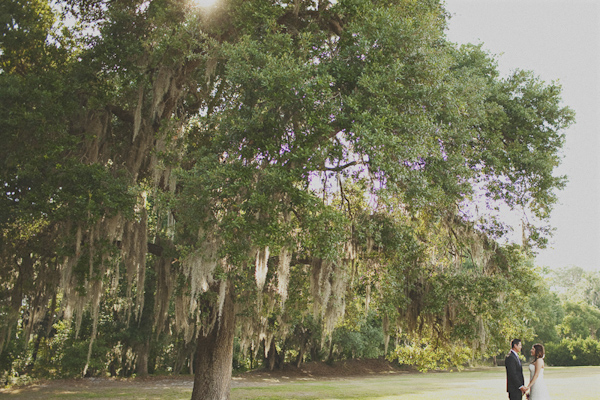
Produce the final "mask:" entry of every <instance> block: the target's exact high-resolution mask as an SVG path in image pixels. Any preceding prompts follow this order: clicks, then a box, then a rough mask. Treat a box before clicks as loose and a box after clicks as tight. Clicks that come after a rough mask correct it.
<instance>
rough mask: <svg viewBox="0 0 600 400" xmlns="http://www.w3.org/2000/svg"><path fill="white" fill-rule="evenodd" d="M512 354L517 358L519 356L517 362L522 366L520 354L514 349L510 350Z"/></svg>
mask: <svg viewBox="0 0 600 400" xmlns="http://www.w3.org/2000/svg"><path fill="white" fill-rule="evenodd" d="M510 351H511V353H513V354H514V355H515V356H517V360H518V361H519V364H521V359H520V358H519V354H518V353H517V352H516V351H514V350H513V349H510Z"/></svg>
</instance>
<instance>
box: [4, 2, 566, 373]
mask: <svg viewBox="0 0 600 400" xmlns="http://www.w3.org/2000/svg"><path fill="white" fill-rule="evenodd" d="M5 3H6V2H5ZM5 3H3V5H2V6H1V7H2V9H0V10H1V11H2V14H1V15H2V18H3V20H2V24H1V26H0V29H2V32H1V33H2V35H1V37H2V41H1V42H0V46H1V47H0V50H1V52H0V110H1V111H0V119H1V120H2V121H3V127H5V129H3V130H2V132H1V135H2V136H1V141H2V143H3V146H2V148H1V150H0V160H2V161H0V176H1V177H2V182H3V185H4V190H3V194H2V196H1V199H0V223H1V226H2V228H1V229H2V240H1V242H0V268H1V270H0V273H1V276H2V278H3V279H2V283H1V286H0V289H1V292H0V313H1V316H2V321H1V325H0V352H2V357H3V360H6V362H5V363H4V364H5V365H6V368H7V370H8V368H9V366H8V365H9V364H11V365H12V364H13V363H15V362H17V360H19V359H23V360H24V359H25V358H27V357H31V360H32V362H33V363H34V364H35V363H38V364H41V363H47V364H48V365H53V363H55V362H58V363H63V362H64V364H65V365H64V366H61V367H59V366H58V365H55V367H56V368H57V371H60V372H57V374H65V375H71V374H73V373H74V371H75V370H76V369H77V368H79V367H80V366H81V365H83V367H82V374H84V375H85V374H101V373H103V372H104V371H106V370H107V369H108V370H109V371H110V373H112V374H121V375H128V374H132V373H133V371H134V370H135V371H136V372H137V373H139V374H142V375H143V374H146V373H149V372H150V371H151V370H161V369H165V370H167V369H168V368H165V367H164V364H163V363H167V362H170V363H174V365H173V366H171V368H172V370H173V371H181V369H182V368H183V366H184V365H186V364H190V359H191V358H192V355H193V354H194V349H195V348H194V340H201V339H202V338H206V337H209V336H210V333H211V332H213V331H214V329H217V327H219V323H220V321H221V318H223V316H222V315H223V304H224V303H225V297H226V295H229V294H230V293H231V296H232V298H233V299H235V301H236V303H237V304H236V308H235V310H236V312H237V314H238V328H237V329H238V332H239V335H240V338H239V339H240V342H239V345H240V352H241V353H242V354H247V353H246V352H247V351H250V354H252V355H253V357H256V355H258V352H259V351H260V350H263V351H264V352H265V357H267V358H269V357H272V358H271V359H270V360H269V362H271V363H272V364H274V361H275V359H274V358H273V357H275V356H276V355H277V357H283V359H285V355H286V351H288V350H294V351H295V352H296V355H297V357H298V362H302V361H303V360H304V359H305V357H306V356H307V351H308V353H310V358H311V359H317V358H320V357H321V356H322V353H323V352H324V350H323V349H324V348H325V347H324V344H325V343H327V342H329V346H330V347H329V356H330V357H333V356H334V354H335V353H336V352H338V354H339V355H340V356H342V357H348V356H351V357H355V356H356V357H359V356H366V355H376V354H379V353H378V352H379V351H381V348H380V345H376V344H375V343H376V342H378V341H379V340H380V339H381V338H382V337H381V334H380V333H379V332H377V329H376V328H375V327H376V326H377V325H378V324H379V318H380V321H381V326H382V331H383V341H384V342H385V343H388V341H389V340H390V338H394V339H398V340H409V341H410V342H411V343H415V347H409V348H410V349H411V350H410V351H415V352H416V353H415V354H416V355H415V357H416V358H417V359H419V360H422V361H419V363H420V365H422V366H424V367H426V368H432V367H433V366H434V364H439V365H441V366H445V365H450V364H462V363H463V362H464V356H465V354H466V353H465V352H464V351H463V350H462V349H463V348H464V347H469V348H471V349H473V351H474V353H473V354H475V353H478V354H486V352H487V351H488V349H492V350H490V351H496V352H497V350H498V348H499V347H500V343H506V341H507V340H508V338H509V337H510V336H513V335H518V336H520V337H527V336H531V335H532V332H531V327H530V326H527V324H526V322H525V320H526V319H527V318H528V317H529V316H530V315H531V314H532V310H530V309H525V310H524V313H523V316H522V317H519V316H515V315H514V313H512V311H511V309H510V305H511V304H517V303H519V304H528V302H527V300H528V299H527V295H528V294H529V293H533V287H534V284H533V281H534V279H535V275H534V274H533V269H532V267H531V266H530V265H527V263H526V262H525V261H524V260H526V258H527V256H528V254H527V253H528V251H529V250H530V249H531V248H532V246H535V245H539V246H543V245H544V243H545V240H546V233H547V229H546V227H545V225H544V224H545V222H546V221H547V219H548V217H549V212H550V210H551V208H552V205H553V204H554V203H555V202H556V195H555V191H556V190H559V189H561V188H562V187H563V186H564V178H563V177H556V176H555V175H554V174H553V171H554V168H555V167H556V166H557V165H558V162H559V154H560V149H561V147H562V145H563V142H564V134H563V130H564V128H566V127H567V126H568V125H569V124H570V123H572V121H573V113H572V111H571V110H570V109H568V108H567V107H564V106H562V105H561V99H560V87H559V86H558V85H556V84H554V83H550V84H546V83H544V82H541V81H540V80H539V79H537V78H536V77H535V76H534V75H533V73H530V72H524V71H516V72H515V73H514V74H512V75H511V76H509V77H506V78H500V77H499V74H498V72H497V69H496V65H495V61H494V59H493V58H492V57H491V56H490V55H489V54H487V53H486V52H485V51H484V50H483V49H482V48H481V47H477V46H463V47H460V48H456V47H455V46H454V45H452V44H451V43H449V42H448V41H447V40H446V38H445V36H444V29H445V28H446V18H447V15H446V12H445V10H444V9H443V7H442V4H441V2H439V1H421V2H415V1H411V0H397V1H392V2H387V3H385V4H383V3H381V2H378V1H367V0H343V1H338V2H314V1H302V2H288V1H267V0H260V1H253V2H246V1H241V0H230V1H227V2H224V3H223V4H221V5H220V6H218V7H214V9H211V10H210V11H209V10H206V9H201V8H198V7H194V6H193V5H192V4H191V3H189V2H187V1H182V2H179V1H170V0H167V1H150V2H148V1H141V0H134V1H104V0H97V1H96V0H92V1H87V0H86V1H78V0H66V1H57V2H49V1H34V2H24V1H20V0H15V1H11V2H9V3H6V4H5ZM6 15H11V19H7V18H6V17H5V16H6ZM70 20H72V21H73V23H70V24H67V22H68V21H70ZM23 143H28V144H30V145H28V146H23V145H22V144H23ZM480 195H483V197H484V198H485V199H486V200H485V201H486V202H487V204H486V205H489V206H490V207H497V206H498V204H506V205H508V207H510V208H512V209H517V210H519V211H521V212H522V213H523V214H524V220H527V221H531V223H530V224H528V225H526V226H525V228H526V229H525V243H524V246H523V247H522V248H520V247H519V246H516V245H506V246H500V245H499V244H498V243H497V242H496V240H497V239H500V238H502V233H503V232H502V230H501V229H497V227H498V223H497V221H491V222H490V221H489V218H490V215H488V213H487V212H484V213H483V215H472V213H471V212H469V211H468V210H470V209H473V208H476V207H475V205H476V204H475V203H476V202H477V199H478V198H479V197H481V196H480ZM484 208H485V207H484ZM485 209H486V210H487V208H485ZM528 217H532V218H528ZM500 222H502V221H500ZM354 296H356V298H355V299H354V298H353V297H354ZM349 299H350V300H349ZM360 307H364V311H365V313H364V314H365V315H366V316H367V317H365V318H359V317H358V315H359V313H358V312H357V310H359V308H360ZM347 308H348V310H350V313H349V314H350V317H349V318H348V319H347V320H346V321H345V322H342V321H344V320H343V317H344V314H345V312H346V310H347ZM371 311H374V312H376V313H377V315H378V317H377V318H376V319H373V318H372V317H370V316H369V315H371V314H370V312H371ZM71 322H72V323H73V325H71ZM84 322H85V323H84ZM340 323H341V326H340ZM569 326H571V325H569ZM336 328H337V331H336ZM400 329H401V330H402V333H401V334H398V333H397V332H398V330H400ZM16 331H18V332H19V336H18V337H17V335H16V333H15V332H16ZM231 332H232V330H230V331H229V333H231ZM61 335H62V336H61ZM294 336H295V337H294ZM59 337H62V338H63V339H64V340H63V341H62V343H59V342H57V340H58V338H59ZM424 338H425V339H428V340H429V341H430V342H431V343H425V342H423V340H424ZM15 339H17V340H19V341H20V343H19V344H15V345H14V347H9V346H13V345H9V344H8V341H9V340H15ZM163 341H164V342H163ZM66 343H69V344H70V347H69V348H66V347H60V346H62V345H64V344H66ZM342 343H343V345H342ZM350 343H354V345H355V346H354V348H353V349H352V350H350V348H349V346H351V345H350ZM163 344H167V346H164V347H165V349H166V350H161V348H163ZM231 345H232V344H231ZM432 345H433V347H430V346H432ZM30 346H32V347H30ZM86 347H87V351H85V349H86ZM292 347H293V349H291V348H292ZM384 347H385V346H384ZM53 348H56V349H59V352H62V353H61V356H60V357H58V358H56V359H53V358H52V357H49V356H48V354H50V351H46V350H47V349H53ZM424 348H426V349H433V352H432V353H431V354H432V356H431V357H429V358H428V356H427V355H426V354H425V353H424V352H423V349H424ZM5 349H6V350H5ZM8 349H12V351H13V353H11V354H10V355H9V354H8V353H7V355H6V356H5V355H4V351H7V352H8ZM457 349H461V350H457ZM40 350H41V352H40ZM215 351H216V350H215ZM384 351H385V349H384ZM398 351H400V350H398ZM25 353H26V354H27V355H24V354H25ZM38 354H39V355H40V358H39V360H38V359H37V357H38ZM84 354H85V363H81V361H82V357H83V356H84ZM223 354H230V352H229V353H228V352H223ZM269 354H272V355H271V356H269ZM411 354H412V353H411ZM4 357H6V358H4ZM61 357H62V358H61ZM65 357H67V358H68V360H67V358H65ZM220 361H221V362H224V364H228V363H229V364H231V363H230V361H231V360H220ZM195 362H200V361H198V360H196V361H195ZM250 364H252V362H251V363H250ZM10 368H12V367H10ZM19 369H21V370H23V371H24V370H25V369H26V368H25V367H23V368H19ZM215 371H216V369H215ZM196 372H197V373H198V374H199V372H198V371H196ZM205 372H206V371H205ZM211 372H213V371H207V374H205V375H198V376H199V377H200V378H202V377H204V378H205V379H207V378H206V377H208V376H210V375H209V374H210V373H211ZM209 381H210V380H209Z"/></svg>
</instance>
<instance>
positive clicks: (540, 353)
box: [533, 343, 546, 362]
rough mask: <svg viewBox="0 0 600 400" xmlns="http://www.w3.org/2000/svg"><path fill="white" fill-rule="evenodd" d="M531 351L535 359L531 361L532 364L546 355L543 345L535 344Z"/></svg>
mask: <svg viewBox="0 0 600 400" xmlns="http://www.w3.org/2000/svg"><path fill="white" fill-rule="evenodd" d="M533 349H534V350H535V352H534V357H535V359H534V360H533V361H534V362H535V360H537V359H538V358H544V355H545V354H546V351H545V350H544V345H543V344H541V343H536V344H534V345H533Z"/></svg>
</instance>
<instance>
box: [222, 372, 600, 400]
mask: <svg viewBox="0 0 600 400" xmlns="http://www.w3.org/2000/svg"><path fill="white" fill-rule="evenodd" d="M545 377H546V383H547V385H548V388H549V390H550V393H551V395H552V398H553V399H556V400H563V399H574V400H592V399H593V400H597V399H600V367H576V368H574V367H571V368H560V367H555V368H552V367H548V369H547V371H546V372H545ZM527 378H528V377H527V376H526V381H527ZM231 398H232V400H254V399H256V400H258V399H261V400H281V399H303V400H311V399H320V400H334V399H357V400H367V399H369V400H391V399H402V400H417V399H419V400H459V399H460V400H470V399H472V400H482V399H486V400H488V399H507V398H508V396H507V394H506V381H505V372H504V368H494V369H486V370H484V371H472V372H471V371H466V372H453V373H452V372H450V373H427V374H397V375H390V376H384V377H381V376H379V377H365V378H354V379H343V380H334V381H318V380H317V381H303V382H293V383H287V384H270V385H269V386H262V387H240V388H235V389H234V390H233V391H232V396H231Z"/></svg>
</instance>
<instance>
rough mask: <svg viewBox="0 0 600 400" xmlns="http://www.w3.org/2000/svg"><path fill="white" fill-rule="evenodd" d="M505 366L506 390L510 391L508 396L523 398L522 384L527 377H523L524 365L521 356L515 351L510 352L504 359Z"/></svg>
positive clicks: (511, 399) (514, 398)
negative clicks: (520, 359)
mask: <svg viewBox="0 0 600 400" xmlns="http://www.w3.org/2000/svg"><path fill="white" fill-rule="evenodd" d="M504 366H505V367H506V391H507V392H508V398H509V399H510V400H521V399H522V398H523V393H521V389H519V388H520V387H521V386H523V385H525V378H524V377H523V366H522V365H521V361H519V357H518V356H517V355H516V354H515V353H514V352H513V351H511V352H509V353H508V355H507V356H506V359H505V360H504Z"/></svg>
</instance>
